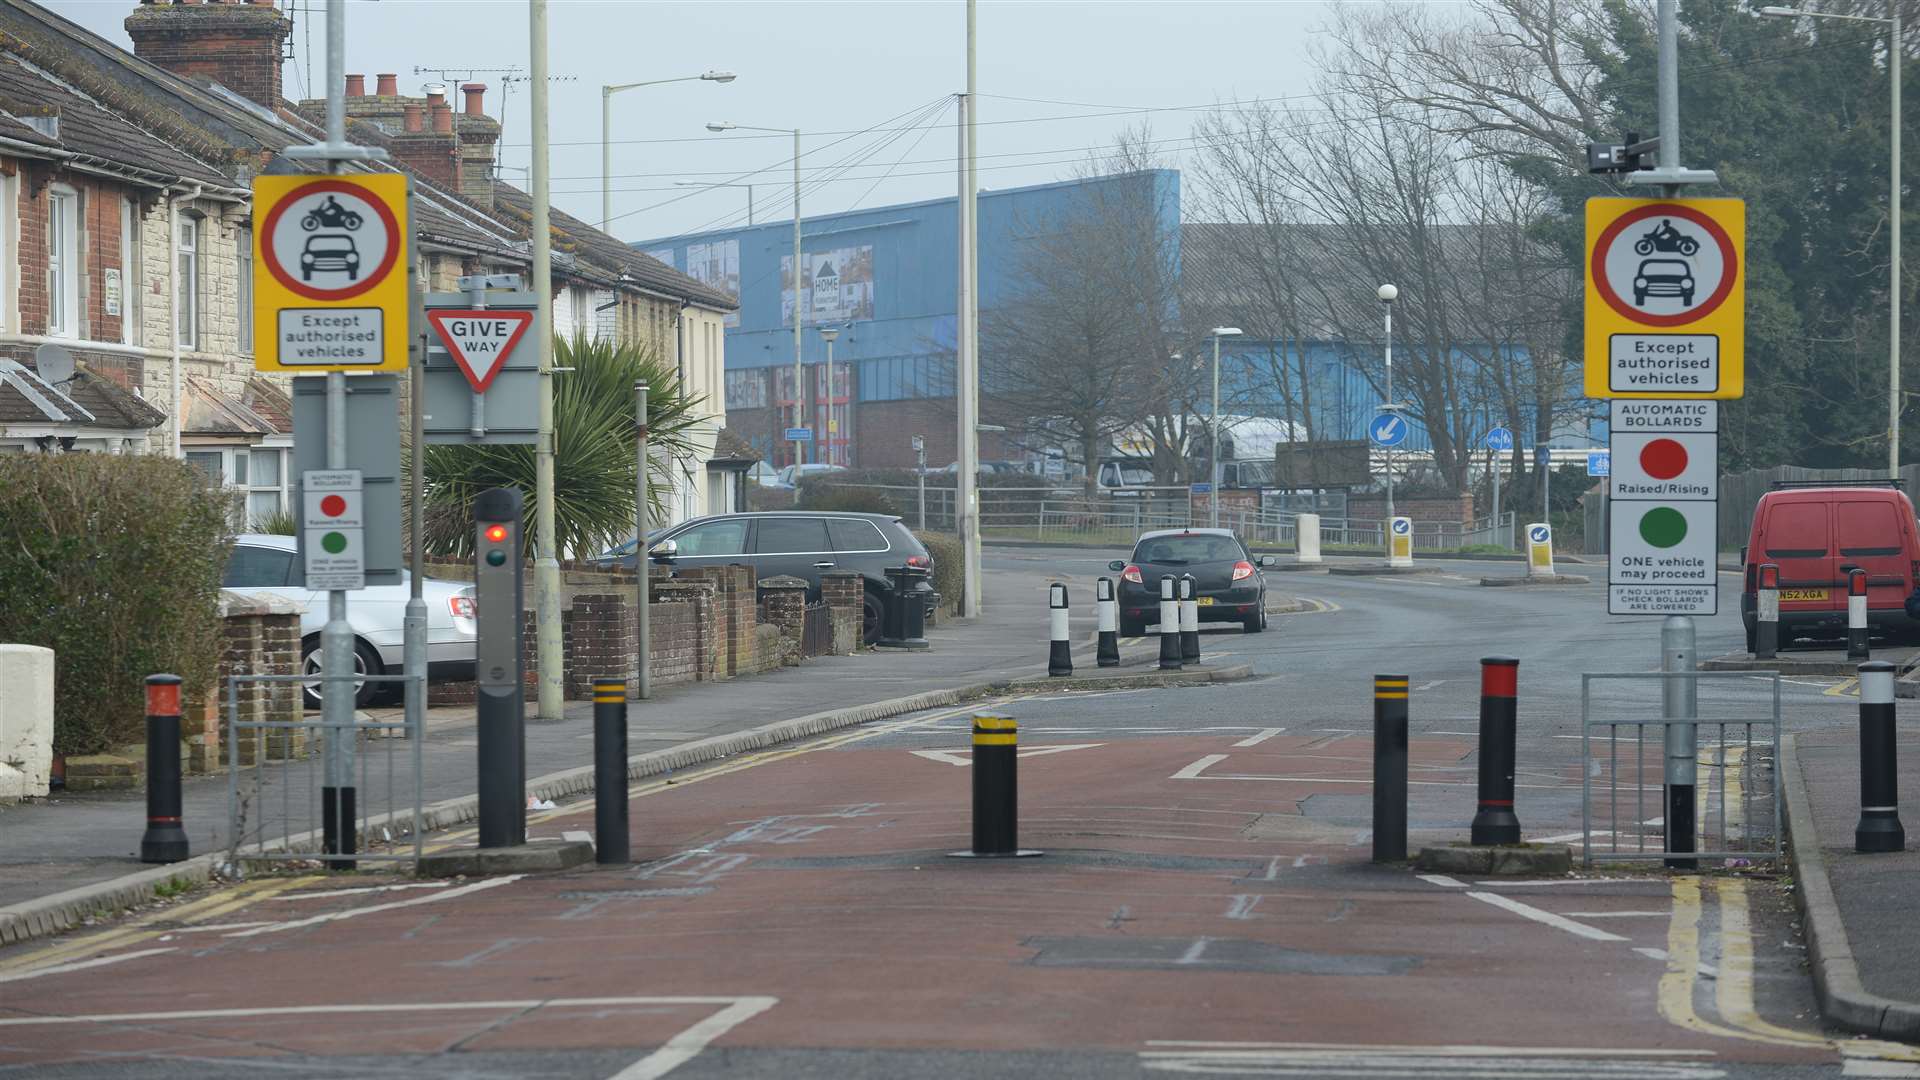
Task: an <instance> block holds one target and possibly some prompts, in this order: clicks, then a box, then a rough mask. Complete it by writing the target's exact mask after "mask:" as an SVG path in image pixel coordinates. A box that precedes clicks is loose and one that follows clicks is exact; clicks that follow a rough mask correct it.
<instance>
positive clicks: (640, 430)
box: [633, 383, 653, 701]
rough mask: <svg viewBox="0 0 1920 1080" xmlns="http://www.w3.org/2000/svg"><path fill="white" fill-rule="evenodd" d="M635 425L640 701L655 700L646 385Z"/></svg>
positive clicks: (638, 395)
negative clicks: (648, 556)
mask: <svg viewBox="0 0 1920 1080" xmlns="http://www.w3.org/2000/svg"><path fill="white" fill-rule="evenodd" d="M633 423H634V429H635V435H636V438H635V439H634V444H635V448H634V457H635V468H634V479H633V493H634V502H633V530H634V531H633V537H634V539H633V577H634V591H635V594H636V596H637V598H638V602H639V605H640V610H639V614H638V615H637V616H636V618H637V619H638V620H639V623H640V633H639V640H638V641H637V642H635V648H636V650H637V651H638V652H639V658H638V663H639V670H640V700H641V701H646V700H647V699H649V698H651V697H653V652H652V649H653V630H652V627H650V626H649V625H648V618H647V616H648V613H649V611H648V605H649V604H651V603H652V597H650V596H648V590H649V584H650V583H649V582H648V581H647V570H648V567H647V561H648V560H647V555H648V552H647V526H649V525H651V524H653V507H652V506H651V505H649V504H648V502H647V384H646V383H634V384H633Z"/></svg>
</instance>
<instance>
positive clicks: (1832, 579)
mask: <svg viewBox="0 0 1920 1080" xmlns="http://www.w3.org/2000/svg"><path fill="white" fill-rule="evenodd" d="M1742 561H1743V562H1745V564H1746V584H1745V587H1744V588H1743V590H1742V591H1741V594H1740V617H1741V619H1742V620H1743V621H1744V622H1745V623H1746V627H1747V651H1748V652H1752V651H1753V645H1754V607H1755V589H1756V588H1757V587H1758V585H1759V582H1760V566H1761V564H1763V563H1773V564H1775V565H1777V566H1778V567H1780V643H1781V644H1782V645H1785V644H1786V643H1787V642H1790V641H1792V640H1794V639H1795V638H1800V637H1833V636H1838V635H1841V634H1844V633H1845V632H1846V629H1847V573H1848V571H1850V570H1852V569H1853V568H1855V567H1859V568H1860V569H1862V570H1865V571H1866V572H1867V625H1868V626H1869V627H1871V628H1873V629H1874V630H1876V631H1879V632H1881V633H1885V632H1887V631H1890V630H1900V631H1904V630H1908V629H1911V628H1912V627H1914V626H1915V625H1920V620H1916V619H1915V617H1914V615H1913V612H1914V611H1915V610H1916V609H1917V608H1920V598H1916V597H1915V596H1914V587H1915V585H1916V583H1920V525H1917V524H1916V522H1915V521H1914V516H1913V503H1912V502H1911V501H1910V500H1909V499H1908V498H1907V495H1906V492H1904V491H1901V490H1900V489H1899V488H1897V487H1894V486H1893V485H1891V484H1889V483H1888V482H1886V481H1884V480H1881V481H1861V482H1858V483H1854V484H1848V483H1844V482H1835V481H1831V480H1826V481H1811V482H1792V481H1786V482H1780V483H1776V484H1774V485H1773V490H1772V491H1769V492H1767V493H1766V494H1764V495H1762V496H1760V505H1758V506H1756V507H1755V508H1754V511H1753V525H1752V529H1751V531H1750V532H1749V533H1748V536H1747V546H1746V548H1745V551H1744V553H1743V557H1742Z"/></svg>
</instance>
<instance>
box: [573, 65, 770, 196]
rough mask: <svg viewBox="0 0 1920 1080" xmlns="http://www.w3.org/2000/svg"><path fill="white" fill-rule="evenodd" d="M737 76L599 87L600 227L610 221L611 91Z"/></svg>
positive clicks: (724, 80) (724, 74) (715, 74)
mask: <svg viewBox="0 0 1920 1080" xmlns="http://www.w3.org/2000/svg"><path fill="white" fill-rule="evenodd" d="M737 78H739V76H738V75H735V74H734V73H733V72H731V71H709V72H707V73H706V74H704V75H686V76H682V77H681V78H678V79H649V80H647V81H646V82H630V83H621V84H620V85H618V86H602V87H601V88H600V228H601V230H602V231H605V230H606V227H607V225H608V224H609V223H610V222H612V221H613V183H612V180H613V95H615V94H617V93H619V92H620V91H622V90H632V89H634V88H635V87H640V86H660V85H663V84H665V83H676V82H716V83H730V82H732V81H733V80H735V79H737Z"/></svg>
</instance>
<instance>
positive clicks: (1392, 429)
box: [1367, 413, 1407, 446]
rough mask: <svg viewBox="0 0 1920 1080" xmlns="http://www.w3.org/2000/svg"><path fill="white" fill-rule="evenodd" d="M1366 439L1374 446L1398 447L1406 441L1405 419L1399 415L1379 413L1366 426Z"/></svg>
mask: <svg viewBox="0 0 1920 1080" xmlns="http://www.w3.org/2000/svg"><path fill="white" fill-rule="evenodd" d="M1367 438H1369V439H1372V440H1373V442H1374V445H1376V446H1399V445H1400V444H1401V443H1403V442H1406V441H1407V418H1406V417H1404V416H1401V415H1400V414H1399V413H1381V414H1380V415H1379V416H1376V417H1374V418H1373V423H1371V424H1368V425H1367Z"/></svg>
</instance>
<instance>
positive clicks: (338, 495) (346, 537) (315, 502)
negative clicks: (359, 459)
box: [300, 469, 367, 590]
mask: <svg viewBox="0 0 1920 1080" xmlns="http://www.w3.org/2000/svg"><path fill="white" fill-rule="evenodd" d="M300 491H301V498H302V499H303V500H304V503H305V506H304V509H305V511H306V512H305V513H304V514H303V515H301V524H302V528H303V529H304V530H305V536H304V537H303V539H304V540H305V541H306V542H305V543H304V544H302V545H301V548H302V554H303V555H304V564H305V572H306V582H307V588H309V589H327V590H331V589H364V588H366V587H367V554H366V528H365V525H366V505H365V502H364V501H363V498H362V493H361V490H360V470H358V469H310V470H308V471H306V472H304V473H301V474H300Z"/></svg>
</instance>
